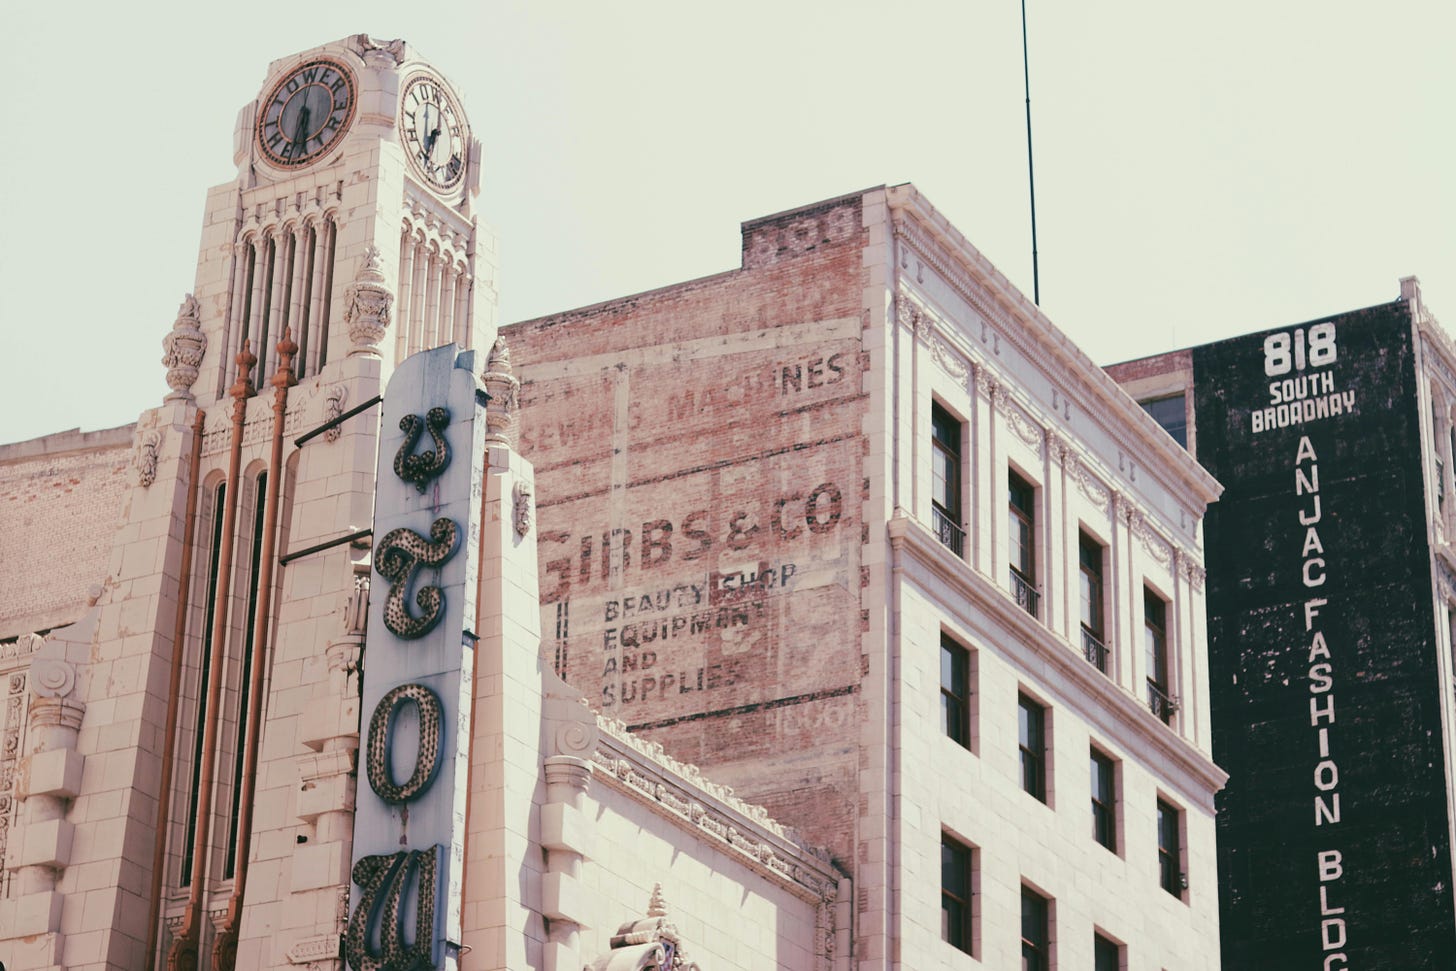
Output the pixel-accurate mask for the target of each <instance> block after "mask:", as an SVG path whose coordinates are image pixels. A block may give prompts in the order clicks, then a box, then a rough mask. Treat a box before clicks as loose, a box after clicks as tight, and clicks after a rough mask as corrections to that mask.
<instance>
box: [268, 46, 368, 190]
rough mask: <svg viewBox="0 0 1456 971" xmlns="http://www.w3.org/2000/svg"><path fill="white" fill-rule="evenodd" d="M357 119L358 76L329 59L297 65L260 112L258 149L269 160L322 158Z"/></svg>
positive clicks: (291, 163) (292, 162) (296, 162)
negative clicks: (355, 85)
mask: <svg viewBox="0 0 1456 971" xmlns="http://www.w3.org/2000/svg"><path fill="white" fill-rule="evenodd" d="M353 120H354V76H353V75H352V74H350V73H349V71H348V69H347V68H345V67H344V66H343V65H341V64H338V63H337V62H335V61H330V60H327V59H324V58H319V59H317V60H313V61H309V62H308V63H307V64H303V65H300V66H299V67H296V68H294V69H293V70H292V71H290V72H289V73H288V75H287V76H286V77H284V78H283V79H282V80H281V81H279V82H278V83H277V84H275V85H274V86H273V90H272V91H270V92H268V97H267V98H265V99H264V100H263V102H262V105H261V107H260V109H259V112H258V148H259V150H260V151H261V152H262V153H263V157H264V158H265V159H267V160H268V162H269V163H271V164H273V165H276V166H279V167H280V168H298V167H299V166H302V165H307V164H309V163H310V162H313V161H314V160H316V159H318V158H319V157H320V156H322V155H323V154H324V153H325V152H327V151H328V150H329V149H330V148H332V147H333V146H334V145H335V144H336V143H337V142H338V140H339V139H340V138H341V137H343V134H344V132H346V131H348V130H349V123H350V122H351V121H353Z"/></svg>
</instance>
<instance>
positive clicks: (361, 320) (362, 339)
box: [344, 246, 394, 357]
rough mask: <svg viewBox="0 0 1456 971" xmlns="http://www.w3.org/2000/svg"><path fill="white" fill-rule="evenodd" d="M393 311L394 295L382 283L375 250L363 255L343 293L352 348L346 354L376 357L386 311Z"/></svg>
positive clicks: (388, 316) (345, 321)
mask: <svg viewBox="0 0 1456 971" xmlns="http://www.w3.org/2000/svg"><path fill="white" fill-rule="evenodd" d="M393 307H394V291H392V290H390V289H389V287H388V286H387V285H386V283H385V279H384V270H383V268H382V267H381V261H380V258H379V248H378V247H377V246H371V247H369V248H368V249H367V250H365V251H364V265H363V266H361V267H360V268H359V272H358V273H357V274H355V276H354V282H352V283H350V284H349V286H348V287H347V288H346V289H345V290H344V323H345V324H347V325H348V327H349V339H350V340H351V341H353V342H354V346H353V347H352V348H350V349H349V354H350V355H354V354H365V355H369V356H372V357H378V356H379V342H380V341H381V340H383V339H384V332H385V331H386V330H388V329H389V321H390V311H391V309H392V308H393Z"/></svg>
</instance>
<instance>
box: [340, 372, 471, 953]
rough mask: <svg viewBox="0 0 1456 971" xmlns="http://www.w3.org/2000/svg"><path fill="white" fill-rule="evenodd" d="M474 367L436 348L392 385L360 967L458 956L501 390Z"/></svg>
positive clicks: (355, 909)
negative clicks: (492, 399)
mask: <svg viewBox="0 0 1456 971" xmlns="http://www.w3.org/2000/svg"><path fill="white" fill-rule="evenodd" d="M474 365H475V355H474V353H473V352H470V351H466V352H464V353H459V352H457V350H456V348H455V347H454V346H453V345H449V346H446V347H441V348H436V349H435V350H432V351H425V352H423V353H421V354H416V355H414V356H413V357H411V358H409V359H408V360H407V361H405V362H404V364H402V365H401V366H400V367H399V369H398V370H396V371H395V373H394V376H393V377H392V378H391V380H390V382H389V388H388V390H387V391H386V393H385V395H384V405H383V416H382V426H381V427H382V431H381V434H380V443H379V468H378V472H377V481H376V487H375V488H376V492H375V499H374V536H375V545H374V571H375V572H376V573H377V574H378V576H377V577H375V580H374V583H373V585H372V594H371V596H370V603H369V634H368V640H367V642H366V647H365V653H364V683H363V686H362V688H361V697H360V702H361V711H362V712H363V722H364V724H363V725H362V726H361V728H362V729H363V732H364V733H365V737H364V739H363V744H362V745H361V752H360V755H361V758H360V762H361V765H360V771H359V776H360V779H359V788H358V805H357V809H356V811H355V816H354V859H353V871H352V879H353V884H354V885H353V888H352V897H351V907H350V916H349V923H348V927H347V928H346V930H345V934H344V951H345V957H346V958H347V960H348V962H349V966H350V967H351V968H353V969H354V971H413V969H417V968H454V967H456V963H457V960H458V957H459V955H458V948H457V946H456V945H458V943H459V941H460V898H461V867H462V863H463V860H464V839H465V796H466V786H467V768H468V766H469V758H470V738H469V728H470V699H471V690H472V680H473V674H474V667H475V656H474V655H475V634H474V625H475V616H476V613H475V595H476V571H477V562H478V555H479V546H480V523H479V516H480V500H481V490H482V486H483V483H482V476H483V475H484V466H485V441H484V436H485V421H484V417H485V404H484V403H485V401H486V400H487V396H486V395H485V393H484V391H483V390H480V388H479V385H478V384H477V382H476V379H475V375H474ZM452 942H453V943H452Z"/></svg>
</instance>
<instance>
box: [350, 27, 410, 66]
mask: <svg viewBox="0 0 1456 971" xmlns="http://www.w3.org/2000/svg"><path fill="white" fill-rule="evenodd" d="M354 44H355V45H356V47H357V48H358V51H359V55H360V56H361V57H363V58H364V60H365V61H367V62H369V63H370V64H371V65H375V66H378V67H393V66H394V65H395V64H398V63H400V62H401V61H403V60H404V58H405V46H404V40H403V39H401V38H399V37H396V38H395V39H394V40H385V41H379V40H375V39H374V38H373V37H370V36H369V35H368V34H355V35H354Z"/></svg>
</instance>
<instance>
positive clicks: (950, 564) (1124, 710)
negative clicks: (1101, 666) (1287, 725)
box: [888, 514, 1228, 814]
mask: <svg viewBox="0 0 1456 971" xmlns="http://www.w3.org/2000/svg"><path fill="white" fill-rule="evenodd" d="M888 529H889V539H890V543H891V545H893V546H895V547H897V548H898V549H900V550H902V551H903V552H905V553H908V554H909V555H910V557H911V558H912V559H913V561H914V562H915V563H918V564H920V565H921V566H923V567H924V568H926V569H927V570H929V571H930V573H931V574H932V575H934V576H935V577H936V578H937V579H939V580H940V581H942V582H943V583H945V584H946V585H947V586H949V587H950V588H951V589H952V591H954V593H955V594H957V595H958V597H959V598H960V599H962V600H964V601H965V602H967V603H974V604H976V605H977V606H978V607H979V608H981V610H982V611H983V612H984V614H985V615H986V616H987V617H988V618H989V619H990V621H991V622H992V623H994V624H996V625H999V626H1000V627H1001V628H1003V629H1005V630H1006V631H1007V632H1008V635H1009V636H1008V637H1007V638H1006V639H1005V644H1008V645H1011V648H1010V649H1005V648H1002V650H1003V652H1004V654H1005V656H1008V657H1014V656H1015V654H1014V651H1015V649H1016V648H1017V647H1020V648H1022V649H1024V650H1026V651H1029V652H1030V653H1031V654H1032V655H1033V658H1032V659H1034V660H1035V661H1037V662H1040V663H1042V664H1044V665H1045V666H1046V667H1047V669H1049V670H1050V671H1054V672H1056V674H1057V675H1058V676H1060V677H1062V678H1063V679H1065V680H1066V681H1067V682H1068V683H1070V684H1071V685H1073V686H1075V687H1076V689H1077V691H1076V692H1069V694H1068V697H1067V698H1065V699H1064V701H1065V702H1066V703H1067V704H1069V705H1070V706H1071V707H1072V708H1074V709H1075V710H1076V711H1077V714H1078V715H1079V716H1080V717H1081V718H1083V719H1084V720H1085V721H1087V722H1088V723H1089V724H1092V725H1095V726H1097V728H1098V730H1099V731H1101V732H1103V733H1105V734H1106V736H1107V737H1108V738H1115V739H1120V740H1123V744H1127V742H1126V739H1127V738H1129V737H1132V738H1135V739H1136V740H1137V744H1138V747H1140V748H1141V749H1142V750H1143V751H1146V752H1149V753H1150V754H1151V755H1152V756H1154V757H1155V758H1156V759H1158V760H1159V761H1160V762H1161V764H1163V765H1164V766H1166V767H1167V768H1168V769H1169V770H1170V771H1172V772H1176V773H1177V774H1178V775H1181V776H1182V781H1183V785H1182V786H1181V795H1182V797H1183V798H1185V799H1186V800H1188V803H1189V804H1190V805H1197V806H1199V807H1200V808H1201V809H1203V810H1205V811H1207V812H1208V813H1210V814H1212V813H1213V811H1214V804H1213V796H1214V793H1216V792H1217V791H1218V790H1220V789H1222V788H1223V786H1224V785H1225V783H1227V781H1228V773H1226V772H1224V771H1223V770H1222V769H1221V768H1219V767H1218V766H1217V765H1216V764H1214V761H1213V758H1212V756H1211V755H1210V754H1208V753H1205V752H1202V751H1200V750H1199V749H1197V748H1195V747H1194V746H1193V745H1192V744H1191V743H1190V742H1188V741H1187V740H1186V739H1184V738H1183V737H1182V736H1181V735H1178V734H1177V733H1175V732H1173V731H1172V730H1171V729H1170V728H1169V727H1168V726H1166V725H1164V724H1163V723H1162V722H1161V721H1159V720H1158V719H1157V718H1156V717H1155V716H1154V715H1153V714H1152V713H1151V712H1150V711H1148V710H1147V706H1145V705H1143V704H1142V703H1140V702H1139V701H1138V699H1137V698H1135V697H1134V696H1133V695H1131V694H1130V693H1128V692H1127V691H1124V690H1123V689H1122V687H1121V686H1119V685H1118V684H1116V683H1115V682H1113V681H1111V680H1110V679H1109V678H1107V677H1106V676H1105V675H1103V674H1101V673H1100V672H1099V671H1097V669H1096V668H1094V667H1093V666H1092V665H1090V664H1088V663H1087V660H1086V658H1084V657H1083V656H1082V653H1081V651H1080V650H1079V649H1077V648H1076V647H1074V646H1073V645H1071V644H1069V643H1068V642H1067V641H1064V640H1062V639H1061V638H1060V637H1058V636H1057V635H1056V634H1055V633H1053V632H1052V631H1051V630H1049V629H1048V628H1047V627H1046V626H1045V625H1044V624H1042V623H1040V622H1039V621H1037V620H1036V619H1034V618H1033V617H1031V615H1029V614H1028V613H1027V612H1026V611H1025V610H1023V609H1022V608H1021V607H1020V606H1018V605H1017V603H1016V601H1015V600H1014V599H1012V597H1011V595H1010V593H1008V592H1007V591H1005V590H1003V589H1001V588H1000V587H999V586H997V585H996V584H994V583H992V582H991V580H990V579H989V578H988V577H986V576H984V575H983V574H980V573H978V572H976V571H975V570H973V569H972V568H971V566H970V565H969V564H968V563H966V562H965V561H964V560H961V559H959V558H958V557H956V556H955V555H954V554H952V553H951V552H950V551H949V550H947V549H946V548H945V546H944V545H943V544H942V543H941V542H940V540H939V539H938V538H937V537H936V535H935V534H934V533H932V532H931V531H930V530H929V529H928V528H926V527H925V526H924V525H923V524H922V523H920V522H919V521H918V520H915V519H911V518H910V517H908V516H905V515H903V514H902V515H899V516H896V517H895V518H893V519H891V520H890V521H889V524H888ZM958 616H959V619H960V620H962V621H963V622H964V623H966V625H967V626H976V624H975V622H974V620H973V618H971V617H970V616H968V615H965V614H964V613H961V614H959V615H958ZM1042 677H1045V675H1042Z"/></svg>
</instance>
